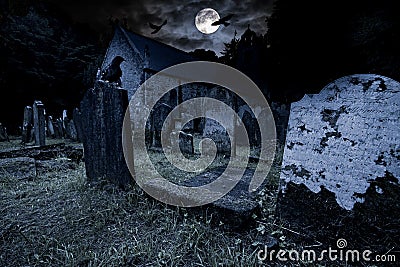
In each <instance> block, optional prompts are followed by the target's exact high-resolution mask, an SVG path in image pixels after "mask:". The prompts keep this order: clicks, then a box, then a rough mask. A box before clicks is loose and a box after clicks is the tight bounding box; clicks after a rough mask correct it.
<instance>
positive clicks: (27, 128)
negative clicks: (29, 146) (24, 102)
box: [22, 106, 33, 144]
mask: <svg viewBox="0 0 400 267" xmlns="http://www.w3.org/2000/svg"><path fill="white" fill-rule="evenodd" d="M32 128H33V110H32V107H31V106H26V107H25V108H24V121H23V122H22V143H23V144H26V143H30V142H31V141H32V135H31V131H32Z"/></svg>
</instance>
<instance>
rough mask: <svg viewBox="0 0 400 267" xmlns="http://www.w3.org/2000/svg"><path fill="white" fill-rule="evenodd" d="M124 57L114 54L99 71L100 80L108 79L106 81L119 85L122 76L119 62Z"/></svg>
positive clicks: (122, 60)
mask: <svg viewBox="0 0 400 267" xmlns="http://www.w3.org/2000/svg"><path fill="white" fill-rule="evenodd" d="M124 61H125V59H124V58H123V57H121V56H116V57H115V58H114V59H113V60H112V61H111V63H110V65H108V66H107V67H106V68H105V69H104V70H103V71H102V73H101V78H100V79H101V80H103V81H108V82H113V83H117V84H118V85H119V86H121V76H122V70H121V67H120V65H121V63H122V62H124Z"/></svg>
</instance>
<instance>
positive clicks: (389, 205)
mask: <svg viewBox="0 0 400 267" xmlns="http://www.w3.org/2000/svg"><path fill="white" fill-rule="evenodd" d="M399 92H400V83H398V82H397V81H394V80H392V79H390V78H387V77H383V76H378V75H369V74H368V75H367V74H365V75H352V76H346V77H342V78H340V79H338V80H336V81H334V82H332V83H330V84H329V85H327V86H326V87H325V88H323V90H322V91H321V92H320V93H319V94H315V95H306V96H304V98H303V99H302V100H300V101H298V102H295V103H292V104H291V109H290V118H289V123H288V130H287V137H286V144H285V148H284V156H283V162H282V170H281V191H280V195H279V199H280V200H279V201H278V213H279V214H280V216H281V217H283V218H285V219H287V220H288V221H289V222H290V221H291V222H297V223H298V224H299V225H302V227H301V228H304V227H308V226H309V225H314V226H315V225H317V226H316V227H315V229H317V228H318V227H321V225H326V224H328V225H329V224H331V225H333V224H334V222H335V220H336V219H338V218H347V217H346V216H349V218H350V217H353V218H358V219H355V221H353V222H352V223H350V224H353V225H358V224H357V223H360V222H362V221H365V218H366V217H365V216H364V215H365V214H370V215H371V216H372V215H373V216H377V218H378V217H379V214H380V213H381V211H382V210H385V214H386V215H384V216H382V219H381V222H383V221H385V220H387V218H386V217H388V213H389V214H398V213H399V207H398V201H399V199H398V198H399V197H398V196H397V197H396V195H397V194H393V192H398V191H399V187H400V186H399V179H400V123H399V121H400V94H399ZM393 196H395V197H393ZM377 203H385V204H383V205H382V206H381V207H379V206H378V204H377ZM351 212H354V213H351ZM346 214H347V215H346ZM357 214H364V215H362V216H361V215H360V216H361V217H357V216H358V215H357ZM321 215H323V216H321ZM363 216H364V217H363ZM322 217H324V218H322ZM397 217H398V215H397ZM344 221H345V220H344ZM376 221H377V222H378V221H379V220H376ZM379 223H380V222H379ZM379 223H378V224H379ZM386 223H390V222H386ZM340 224H343V222H342V221H341V222H340ZM364 225H365V224H364ZM376 226H377V227H380V229H384V226H383V225H376ZM342 228H343V227H342ZM338 229H339V228H338ZM360 229H361V226H360ZM338 231H342V230H338ZM396 233H397V235H398V234H399V231H398V230H396Z"/></svg>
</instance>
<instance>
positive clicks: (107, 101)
mask: <svg viewBox="0 0 400 267" xmlns="http://www.w3.org/2000/svg"><path fill="white" fill-rule="evenodd" d="M127 107H128V94H127V91H126V90H124V89H121V88H120V87H118V86H116V85H115V84H112V83H105V82H102V81H97V82H96V83H95V85H94V88H92V89H89V90H88V91H87V92H86V94H85V96H84V98H83V99H82V101H81V103H80V114H79V113H78V112H75V116H79V117H80V118H79V120H80V121H81V123H82V125H84V127H83V128H82V143H83V147H84V158H85V168H86V175H87V178H88V181H89V182H98V181H100V180H102V179H108V180H110V181H111V182H113V183H115V184H117V185H119V186H121V187H126V186H128V185H129V184H130V183H131V182H132V176H131V174H130V172H129V170H128V167H127V165H126V162H125V157H124V154H123V147H122V125H123V121H124V116H125V112H126V110H127ZM125 141H126V142H128V141H129V140H128V139H127V140H125ZM128 145H129V144H128Z"/></svg>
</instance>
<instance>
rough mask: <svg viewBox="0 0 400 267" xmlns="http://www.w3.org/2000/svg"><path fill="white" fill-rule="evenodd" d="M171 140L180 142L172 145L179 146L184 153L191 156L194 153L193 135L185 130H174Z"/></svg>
mask: <svg viewBox="0 0 400 267" xmlns="http://www.w3.org/2000/svg"><path fill="white" fill-rule="evenodd" d="M170 140H171V142H178V144H176V143H175V145H174V144H171V146H172V147H173V148H179V149H180V151H181V152H182V153H183V154H184V155H187V156H191V155H193V154H194V145H193V135H191V134H188V133H185V132H183V131H179V132H178V131H173V132H172V133H171V138H170Z"/></svg>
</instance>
